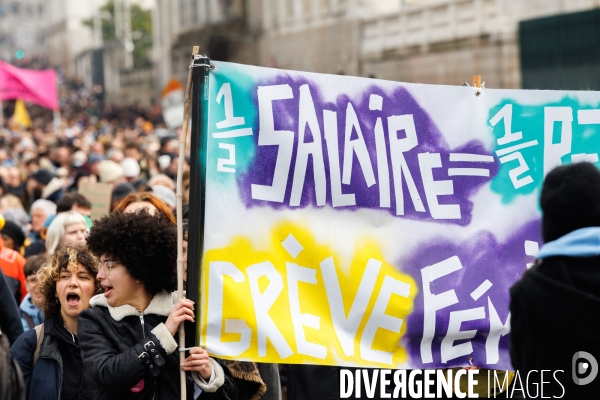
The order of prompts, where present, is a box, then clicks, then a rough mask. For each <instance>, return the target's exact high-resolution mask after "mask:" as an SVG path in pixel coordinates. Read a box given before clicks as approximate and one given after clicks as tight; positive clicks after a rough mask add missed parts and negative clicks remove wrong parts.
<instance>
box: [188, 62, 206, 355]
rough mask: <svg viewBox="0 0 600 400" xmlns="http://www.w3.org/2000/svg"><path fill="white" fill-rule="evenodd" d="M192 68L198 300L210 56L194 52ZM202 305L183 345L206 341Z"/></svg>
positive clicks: (196, 295) (192, 247)
mask: <svg viewBox="0 0 600 400" xmlns="http://www.w3.org/2000/svg"><path fill="white" fill-rule="evenodd" d="M190 67H191V68H190V69H191V70H192V87H193V91H192V92H193V96H192V113H191V114H192V126H191V128H192V134H191V139H190V141H191V143H190V154H191V157H190V209H189V221H190V224H189V241H188V270H187V278H188V279H187V286H186V295H187V297H188V298H190V299H193V300H194V301H199V300H200V293H201V282H200V281H201V277H202V273H201V269H202V254H203V247H204V207H205V188H206V135H207V126H206V124H207V123H208V105H207V104H208V91H209V90H208V89H209V88H208V76H209V73H210V70H211V64H210V59H209V58H208V57H206V56H196V57H194V61H193V63H192V65H191V66H190ZM201 310H202V305H201V304H199V303H197V304H196V310H195V317H196V318H195V321H196V322H195V323H187V322H186V324H185V326H186V347H192V346H200V345H205V344H203V343H199V341H198V340H197V338H199V333H200V331H199V329H198V327H199V326H200V322H201V321H202V315H201Z"/></svg>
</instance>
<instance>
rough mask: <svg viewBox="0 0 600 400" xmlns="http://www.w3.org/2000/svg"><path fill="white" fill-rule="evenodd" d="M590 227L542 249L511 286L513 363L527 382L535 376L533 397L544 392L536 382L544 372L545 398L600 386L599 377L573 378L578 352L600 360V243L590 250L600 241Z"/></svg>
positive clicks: (590, 393)
mask: <svg viewBox="0 0 600 400" xmlns="http://www.w3.org/2000/svg"><path fill="white" fill-rule="evenodd" d="M586 229H587V232H581V231H583V230H579V231H574V232H572V233H571V234H568V235H565V236H563V237H562V238H560V239H558V240H557V241H555V242H549V243H548V244H546V245H545V246H544V247H542V249H541V250H540V254H539V256H538V257H539V258H542V259H543V260H542V262H541V263H540V264H538V265H537V266H534V267H532V268H531V269H529V270H528V271H527V272H526V273H525V274H524V275H523V278H522V279H521V280H520V281H518V282H517V283H516V284H515V285H514V286H513V287H512V288H511V290H510V295H511V302H510V314H511V334H510V335H511V336H510V354H511V361H512V365H513V367H514V368H515V370H518V371H519V373H520V377H521V379H522V381H523V384H524V385H526V377H527V373H528V372H529V371H532V374H533V376H535V378H534V377H531V378H530V379H529V390H530V393H529V395H530V396H532V397H533V396H535V393H536V390H537V391H538V392H539V390H540V388H539V387H537V388H536V387H534V386H533V385H534V384H538V385H539V384H540V382H541V376H540V375H541V373H540V371H541V370H550V371H551V372H546V373H545V374H544V378H543V380H544V382H547V383H545V384H544V396H556V397H561V396H562V395H563V393H564V397H563V398H569V399H570V398H581V399H584V398H593V397H595V396H597V393H598V391H599V390H600V376H599V377H597V378H596V379H594V380H593V381H592V382H591V383H589V384H587V385H577V384H575V382H574V380H573V373H574V371H573V368H575V367H576V365H575V361H577V360H576V358H575V359H574V355H575V353H577V352H580V351H585V352H588V353H590V354H591V355H592V356H593V357H595V359H596V360H598V361H600V339H599V337H598V332H600V318H598V315H599V312H600V246H596V250H595V251H592V252H590V246H592V247H594V246H595V245H594V243H596V242H597V243H598V244H600V241H598V237H600V235H598V234H599V233H600V230H599V228H586ZM590 229H594V230H595V232H594V231H592V230H590ZM582 233H583V236H582ZM569 235H570V237H569ZM586 236H587V238H586ZM596 368H597V364H596ZM560 370H562V372H560ZM533 371H535V372H533ZM538 396H541V393H538Z"/></svg>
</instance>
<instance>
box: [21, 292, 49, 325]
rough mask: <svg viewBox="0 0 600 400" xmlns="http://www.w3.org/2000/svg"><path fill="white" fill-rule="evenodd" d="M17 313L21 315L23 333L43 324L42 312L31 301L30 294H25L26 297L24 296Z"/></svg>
mask: <svg viewBox="0 0 600 400" xmlns="http://www.w3.org/2000/svg"><path fill="white" fill-rule="evenodd" d="M19 312H20V313H21V322H22V323H23V331H28V330H29V329H31V328H33V327H34V326H36V325H39V324H41V323H43V322H44V316H43V314H42V312H41V311H40V309H39V308H37V307H36V306H35V305H34V304H33V302H32V301H31V293H27V296H25V298H24V299H23V301H22V302H21V304H20V305H19Z"/></svg>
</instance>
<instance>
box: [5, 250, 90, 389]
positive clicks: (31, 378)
mask: <svg viewBox="0 0 600 400" xmlns="http://www.w3.org/2000/svg"><path fill="white" fill-rule="evenodd" d="M97 272H98V260H97V259H96V257H94V256H93V255H92V253H91V252H90V251H89V250H88V249H87V248H86V247H85V245H82V244H71V245H66V246H63V247H59V248H58V249H57V251H56V252H55V253H54V254H53V255H52V257H51V258H50V260H49V261H48V262H47V263H45V264H44V265H43V266H42V267H41V269H40V270H39V271H38V281H39V289H38V290H39V292H40V293H41V295H42V298H43V302H42V310H43V312H44V317H45V320H44V323H43V324H42V325H40V328H42V327H43V330H40V331H39V333H38V330H39V328H37V327H36V329H30V330H28V331H27V332H25V333H24V334H22V335H21V336H20V337H19V339H17V341H16V342H15V343H14V345H13V346H12V347H11V349H10V350H11V353H12V356H13V358H14V359H15V360H17V362H18V363H19V366H20V367H21V370H22V371H23V377H24V379H25V386H26V388H27V399H32V400H33V399H35V400H38V399H41V400H55V399H56V400H58V399H61V400H67V399H69V400H71V399H73V400H79V399H92V398H94V392H95V390H96V387H97V385H96V383H95V382H94V380H93V379H92V377H91V376H90V374H88V373H87V372H86V371H85V370H84V368H83V363H82V360H81V352H80V347H79V342H78V335H77V332H78V316H79V314H80V313H81V312H82V311H83V310H85V309H87V308H89V306H90V299H91V298H92V296H93V295H95V294H96V293H99V292H100V290H101V289H100V282H99V281H97V280H96V279H95V276H96V273H97ZM38 335H40V338H41V339H42V343H41V345H40V346H39V347H38V339H37V337H38ZM38 348H39V351H37V353H38V354H37V359H36V349H38Z"/></svg>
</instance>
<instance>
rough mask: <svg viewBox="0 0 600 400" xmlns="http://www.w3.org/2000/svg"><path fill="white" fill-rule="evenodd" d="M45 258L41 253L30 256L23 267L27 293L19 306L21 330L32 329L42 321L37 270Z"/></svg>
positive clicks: (41, 301) (41, 300) (41, 298)
mask: <svg viewBox="0 0 600 400" xmlns="http://www.w3.org/2000/svg"><path fill="white" fill-rule="evenodd" d="M47 260H48V257H47V256H45V255H43V254H40V255H37V256H31V257H29V258H28V259H27V262H26V263H25V266H24V267H23V272H24V273H25V287H27V295H26V296H25V298H24V299H23V301H22V302H21V305H20V306H19V312H20V313H21V322H22V323H23V331H28V330H30V329H33V327H35V326H36V325H40V324H41V323H43V322H44V314H42V310H41V307H42V303H43V301H44V300H43V297H42V294H41V293H40V291H39V283H38V277H37V272H38V271H39V270H40V268H41V267H42V265H43V264H44V263H45V262H46V261H47Z"/></svg>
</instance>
